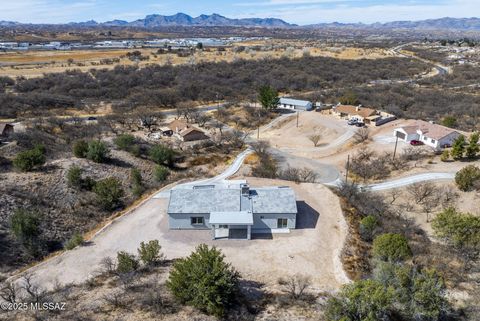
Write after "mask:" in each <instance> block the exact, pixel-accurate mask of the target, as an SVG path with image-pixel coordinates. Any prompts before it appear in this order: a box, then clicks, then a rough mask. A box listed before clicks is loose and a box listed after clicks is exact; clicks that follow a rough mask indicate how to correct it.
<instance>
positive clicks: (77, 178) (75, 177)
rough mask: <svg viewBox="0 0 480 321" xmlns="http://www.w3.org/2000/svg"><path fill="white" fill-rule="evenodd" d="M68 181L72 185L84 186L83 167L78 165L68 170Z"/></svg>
mask: <svg viewBox="0 0 480 321" xmlns="http://www.w3.org/2000/svg"><path fill="white" fill-rule="evenodd" d="M67 182H68V185H69V186H71V187H75V188H80V187H82V185H83V180H82V169H81V168H80V167H78V166H76V165H73V166H71V167H70V168H69V169H68V171H67Z"/></svg>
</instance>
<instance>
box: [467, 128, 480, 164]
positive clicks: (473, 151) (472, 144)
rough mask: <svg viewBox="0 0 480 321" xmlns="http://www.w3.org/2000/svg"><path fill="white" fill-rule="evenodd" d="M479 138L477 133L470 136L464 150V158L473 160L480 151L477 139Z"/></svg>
mask: <svg viewBox="0 0 480 321" xmlns="http://www.w3.org/2000/svg"><path fill="white" fill-rule="evenodd" d="M479 138H480V136H479V133H478V132H475V133H473V134H472V135H471V136H470V139H469V140H468V145H467V147H466V148H465V156H466V157H468V158H475V157H476V156H477V154H478V152H479V151H480V147H479V146H478V139H479Z"/></svg>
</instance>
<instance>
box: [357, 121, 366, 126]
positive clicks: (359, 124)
mask: <svg viewBox="0 0 480 321" xmlns="http://www.w3.org/2000/svg"><path fill="white" fill-rule="evenodd" d="M355 126H357V127H364V126H365V124H364V123H358V122H357V123H356V124H355Z"/></svg>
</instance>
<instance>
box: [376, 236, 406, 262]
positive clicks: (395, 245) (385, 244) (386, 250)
mask: <svg viewBox="0 0 480 321" xmlns="http://www.w3.org/2000/svg"><path fill="white" fill-rule="evenodd" d="M372 252H373V256H374V257H376V258H378V259H380V260H383V261H392V262H399V261H403V260H406V259H408V258H409V257H411V256H412V251H411V250H410V246H409V245H408V241H407V239H406V238H405V236H403V235H400V234H394V233H387V234H382V235H379V236H377V237H376V238H375V239H374V240H373V248H372Z"/></svg>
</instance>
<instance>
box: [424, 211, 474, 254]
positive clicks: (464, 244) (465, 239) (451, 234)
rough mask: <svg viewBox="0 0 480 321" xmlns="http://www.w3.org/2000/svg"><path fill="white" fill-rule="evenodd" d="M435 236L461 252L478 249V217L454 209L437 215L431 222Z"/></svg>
mask: <svg viewBox="0 0 480 321" xmlns="http://www.w3.org/2000/svg"><path fill="white" fill-rule="evenodd" d="M432 228H433V230H434V232H435V235H436V236H437V237H439V238H442V239H444V240H445V241H447V242H448V243H449V244H450V245H452V246H454V247H457V248H460V249H462V250H473V251H478V249H480V217H478V216H475V215H472V214H469V213H461V212H458V211H457V210H455V209H454V208H448V209H445V210H444V211H443V212H441V213H438V214H437V216H436V217H435V218H434V219H433V221H432Z"/></svg>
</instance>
